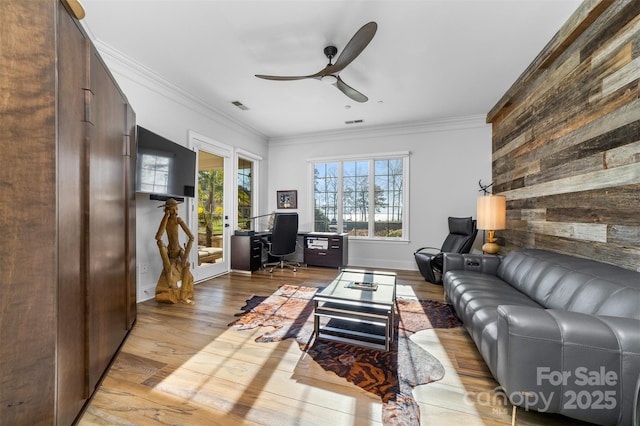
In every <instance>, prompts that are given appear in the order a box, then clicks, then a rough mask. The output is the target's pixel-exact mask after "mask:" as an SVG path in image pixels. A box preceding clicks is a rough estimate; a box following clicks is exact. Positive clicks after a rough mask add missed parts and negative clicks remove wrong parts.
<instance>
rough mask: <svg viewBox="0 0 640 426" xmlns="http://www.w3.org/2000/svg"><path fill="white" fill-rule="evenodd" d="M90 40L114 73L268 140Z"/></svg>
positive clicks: (107, 46)
mask: <svg viewBox="0 0 640 426" xmlns="http://www.w3.org/2000/svg"><path fill="white" fill-rule="evenodd" d="M93 43H94V45H95V46H96V49H97V50H98V52H100V56H102V58H103V59H104V60H105V61H106V62H108V65H109V70H110V71H111V72H112V73H113V74H114V75H121V76H122V77H124V78H127V79H129V80H132V81H134V82H135V83H137V84H139V85H141V86H143V87H146V88H147V89H149V90H151V91H153V92H155V93H157V94H159V95H161V96H163V97H165V98H167V99H170V100H171V101H173V102H176V103H178V104H180V105H182V106H184V107H185V108H188V109H190V110H192V111H194V112H196V113H198V114H200V115H203V116H205V117H207V118H208V119H210V120H213V121H215V122H216V123H218V124H220V125H222V126H224V127H227V128H229V129H231V130H234V131H238V132H242V133H247V134H249V135H251V136H253V137H256V136H257V137H259V138H261V139H263V140H264V141H265V143H266V142H267V141H268V136H267V135H264V134H262V133H261V132H259V131H257V130H256V129H254V128H253V127H250V126H248V125H246V124H244V123H242V122H240V121H238V120H236V119H235V118H233V117H231V116H230V115H228V114H226V113H224V112H222V111H221V110H219V109H218V108H216V107H215V106H213V105H211V104H210V103H208V102H206V101H205V100H203V99H201V98H199V97H197V96H194V95H192V94H191V93H189V92H187V91H186V90H184V89H182V88H180V87H179V86H176V85H175V84H173V83H172V82H170V81H169V80H167V79H165V78H164V77H162V76H161V75H159V74H158V73H156V72H155V71H153V70H152V69H150V68H148V67H145V66H144V65H142V64H140V63H139V62H137V61H135V60H134V59H132V58H131V57H129V56H127V55H125V54H124V53H122V52H120V51H119V50H117V49H114V48H113V47H112V46H110V45H109V44H107V43H104V42H102V41H100V40H95V39H93Z"/></svg>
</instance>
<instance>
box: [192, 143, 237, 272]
mask: <svg viewBox="0 0 640 426" xmlns="http://www.w3.org/2000/svg"><path fill="white" fill-rule="evenodd" d="M190 141H191V144H192V146H193V147H194V148H195V149H196V154H197V159H198V168H197V176H196V182H197V185H196V194H195V195H196V196H195V197H194V198H193V200H192V201H191V202H190V204H191V206H190V212H191V214H190V221H189V222H190V228H191V232H192V233H193V235H194V236H196V243H197V244H194V245H195V246H196V247H197V250H192V252H191V264H192V265H193V266H192V271H193V278H194V281H195V282H199V281H203V280H207V279H209V278H212V277H215V276H217V275H221V274H224V273H227V272H229V265H230V262H229V256H230V251H229V242H230V229H232V228H231V226H230V224H231V222H232V217H233V216H232V215H233V211H234V210H233V209H234V206H233V187H232V186H231V183H232V182H233V178H232V174H233V167H232V153H233V152H232V150H231V148H230V147H227V146H225V145H222V144H219V143H217V142H216V141H213V140H211V139H209V138H206V137H204V136H201V135H197V134H193V133H192V134H190Z"/></svg>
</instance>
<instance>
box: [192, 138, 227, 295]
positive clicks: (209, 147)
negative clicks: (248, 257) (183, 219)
mask: <svg viewBox="0 0 640 426" xmlns="http://www.w3.org/2000/svg"><path fill="white" fill-rule="evenodd" d="M188 146H189V147H190V148H191V149H193V150H194V151H195V152H196V156H197V155H198V151H201V150H202V151H206V152H209V153H211V154H214V155H217V156H220V157H222V158H223V159H224V161H223V162H224V166H223V170H224V196H223V217H224V221H223V227H222V230H223V233H222V241H223V243H222V250H223V251H222V253H223V255H222V262H217V263H215V264H210V265H206V266H198V250H197V248H196V250H192V251H191V254H190V255H189V257H190V259H189V262H191V265H192V267H191V273H192V274H193V280H194V282H196V283H198V282H201V281H205V280H208V279H210V278H213V277H217V276H219V275H223V274H226V273H228V272H229V270H230V268H231V250H230V249H229V246H230V244H231V230H232V229H234V226H235V209H236V207H235V204H236V203H235V202H234V193H235V192H234V185H233V182H235V179H234V175H235V168H234V165H233V161H234V158H235V156H234V151H233V147H231V146H229V145H227V144H224V143H222V142H219V141H217V140H215V139H212V138H210V137H207V136H205V135H202V134H200V133H197V132H194V131H193V130H189V137H188ZM196 158H197V157H196ZM194 179H195V182H196V188H197V185H198V170H197V167H196V174H195V176H194ZM187 211H188V215H189V220H188V222H187V223H188V226H189V229H190V230H191V232H192V233H193V235H195V236H196V238H197V235H198V214H197V211H198V199H197V191H196V197H194V198H191V199H189V200H188V202H187ZM196 247H197V241H196Z"/></svg>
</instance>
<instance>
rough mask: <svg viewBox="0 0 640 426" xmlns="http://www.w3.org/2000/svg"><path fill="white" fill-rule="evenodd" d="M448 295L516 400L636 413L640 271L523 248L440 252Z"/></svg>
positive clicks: (595, 416)
mask: <svg viewBox="0 0 640 426" xmlns="http://www.w3.org/2000/svg"><path fill="white" fill-rule="evenodd" d="M443 273H444V275H443V285H444V290H445V294H446V297H447V298H448V301H449V303H451V304H452V305H453V307H454V309H455V310H456V313H457V315H458V316H459V317H460V319H461V320H462V322H463V323H464V326H465V327H466V329H467V330H468V332H469V334H470V335H471V337H472V339H473V341H474V342H475V344H476V345H477V347H478V349H479V351H480V353H481V354H482V357H483V358H484V360H485V361H486V363H487V365H488V367H489V369H490V370H491V373H492V374H493V376H494V377H495V379H496V380H497V381H498V383H499V384H500V386H501V387H502V389H501V390H502V391H503V392H504V394H506V396H507V397H509V399H510V400H511V402H512V403H513V404H514V405H517V406H520V407H524V408H526V409H533V410H538V411H542V412H549V413H560V414H562V415H565V416H568V417H572V418H575V419H579V420H585V421H588V422H592V423H596V424H601V425H637V424H638V423H639V418H640V413H639V411H640V401H639V400H638V399H639V397H638V396H639V394H640V273H638V272H635V271H631V270H627V269H622V268H619V267H616V266H612V265H608V264H604V263H600V262H596V261H593V260H588V259H582V258H578V257H573V256H568V255H562V254H558V253H553V252H549V251H543V250H535V249H524V250H519V251H514V252H511V253H509V254H508V255H507V256H505V257H499V256H490V255H477V254H450V253H447V254H445V256H444V271H443Z"/></svg>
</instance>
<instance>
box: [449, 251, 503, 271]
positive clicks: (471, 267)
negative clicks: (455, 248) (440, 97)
mask: <svg viewBox="0 0 640 426" xmlns="http://www.w3.org/2000/svg"><path fill="white" fill-rule="evenodd" d="M501 260H502V258H501V257H500V256H493V255H488V254H470V253H466V254H460V253H444V263H443V269H442V275H444V274H446V273H447V272H448V271H452V270H465V271H473V272H480V273H483V274H491V275H496V273H497V271H498V266H500V261H501Z"/></svg>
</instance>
